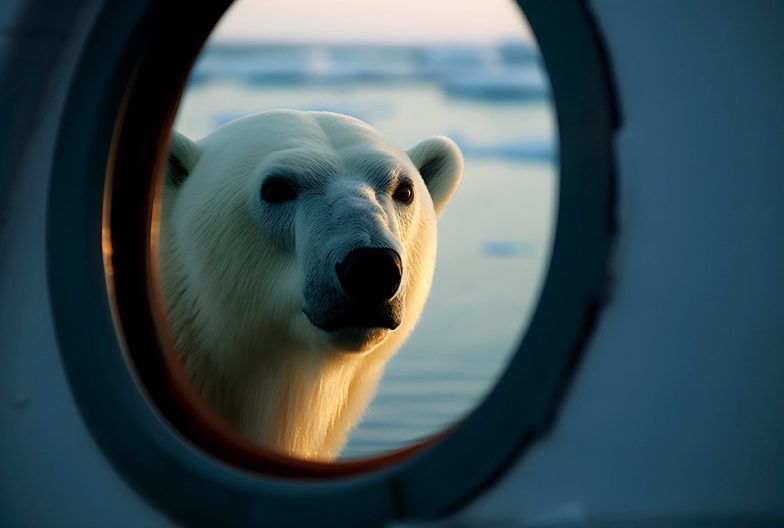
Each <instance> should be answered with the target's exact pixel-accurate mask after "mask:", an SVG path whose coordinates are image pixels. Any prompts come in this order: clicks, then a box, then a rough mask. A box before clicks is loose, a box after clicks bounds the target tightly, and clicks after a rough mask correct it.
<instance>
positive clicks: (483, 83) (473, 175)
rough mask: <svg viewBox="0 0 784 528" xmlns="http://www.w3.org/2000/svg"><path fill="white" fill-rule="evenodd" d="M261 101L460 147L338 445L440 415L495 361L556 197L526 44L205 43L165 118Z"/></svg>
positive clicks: (545, 251) (546, 125) (373, 445)
mask: <svg viewBox="0 0 784 528" xmlns="http://www.w3.org/2000/svg"><path fill="white" fill-rule="evenodd" d="M272 108H295V109H302V110H328V111H334V112H339V113H344V114H349V115H353V116H355V117H358V118H359V119H362V120H364V121H367V122H368V123H370V124H372V125H373V126H374V127H375V128H377V129H378V130H379V131H380V132H381V133H382V134H384V135H385V136H387V137H389V138H390V139H392V140H394V141H395V142H397V143H398V144H400V145H401V146H402V147H404V148H408V147H411V146H413V145H414V144H416V143H417V142H418V141H419V140H421V139H422V138H423V137H428V136H431V135H436V134H444V135H448V136H450V137H451V138H452V139H454V140H455V141H456V142H457V143H458V145H459V146H460V147H461V149H462V150H463V153H464V155H465V157H466V165H465V176H464V179H463V183H462V184H461V187H460V189H459V190H458V192H457V194H456V195H455V197H454V199H453V201H452V202H451V203H450V205H449V207H448V208H447V210H446V213H445V214H444V217H443V218H442V219H441V220H440V222H439V249H438V264H437V268H436V275H435V279H434V283H433V290H432V293H431V295H430V299H429V301H428V304H427V306H426V307H425V312H424V314H423V316H422V319H421V321H420V323H419V325H418V327H417V329H416V330H415V331H414V334H413V335H412V336H411V338H410V339H409V341H408V343H407V344H406V345H405V346H404V347H403V348H402V349H401V350H400V351H399V352H398V353H397V355H396V356H395V357H394V358H393V359H392V361H391V362H390V363H389V365H388V367H387V370H386V374H385V377H384V378H383V380H382V382H381V385H380V387H379V391H378V394H377V397H376V398H375V400H374V401H373V403H372V404H371V406H370V408H369V410H368V413H367V414H366V415H365V418H364V419H363V421H362V422H361V423H360V425H359V426H358V427H357V429H356V430H355V431H354V433H353V434H352V435H351V437H350V441H349V444H348V446H347V447H346V449H345V451H344V452H343V454H342V457H343V458H350V457H356V456H363V455H367V454H372V453H377V452H380V451H386V450H389V449H395V448H399V447H401V446H403V445H405V444H408V443H410V442H412V441H415V440H417V439H419V438H422V437H424V436H427V435H429V434H432V433H434V432H436V431H438V430H439V429H441V428H443V427H444V426H446V425H450V424H452V423H454V421H455V420H456V419H459V418H460V417H461V416H463V415H464V414H465V413H466V412H467V411H469V410H470V409H472V408H473V407H474V406H475V405H476V404H477V403H479V401H480V400H481V398H482V397H483V396H484V395H485V394H486V393H487V391H488V390H489V389H490V388H491V387H492V385H493V383H494V382H495V380H496V379H497V377H498V376H499V374H500V373H501V372H502V370H503V368H504V366H505V363H506V361H507V359H508V358H509V355H510V352H511V351H512V350H513V348H514V346H515V345H516V343H517V342H518V341H519V339H520V337H521V336H522V334H523V331H524V329H525V324H526V322H527V320H528V317H529V316H530V313H531V310H532V309H533V306H534V304H535V302H536V297H537V294H538V291H539V287H540V282H541V280H542V278H543V273H544V271H545V268H546V265H547V261H548V258H549V250H550V244H551V237H552V229H553V221H554V215H555V211H556V206H557V204H556V203H555V199H556V195H557V172H556V171H557V167H556V165H555V154H556V147H557V146H556V144H555V130H554V122H553V121H554V115H553V111H552V108H551V105H550V101H549V98H548V89H547V83H546V81H545V75H544V74H543V71H542V69H541V67H540V61H539V59H538V54H537V53H536V51H535V50H534V49H532V48H531V47H529V45H527V44H525V43H505V44H501V45H498V46H475V45H454V46H442V45H441V46H431V47H413V46H412V47H405V46H391V47H390V46H387V47H384V46H345V45H344V46H331V47H329V46H292V45H286V46H258V45H256V46H237V45H233V46H225V45H224V46H215V45H213V46H211V47H208V48H207V50H206V52H205V53H203V54H202V57H201V59H200V61H199V63H198V64H197V66H196V68H195V70H194V72H193V75H192V78H191V81H190V84H189V86H188V90H187V92H186V95H185V98H184V101H183V104H182V106H181V108H180V112H179V113H178V116H177V123H176V125H175V128H176V129H177V130H179V131H180V132H183V133H184V134H186V135H187V136H189V137H192V138H200V137H202V136H205V135H207V134H208V133H210V132H211V131H212V130H213V129H214V128H216V127H217V126H219V125H221V124H223V123H225V122H228V121H230V120H232V119H234V118H236V117H239V116H244V115H247V114H251V113H255V112H259V111H262V110H268V109H272Z"/></svg>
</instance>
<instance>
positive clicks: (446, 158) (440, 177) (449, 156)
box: [408, 136, 463, 216]
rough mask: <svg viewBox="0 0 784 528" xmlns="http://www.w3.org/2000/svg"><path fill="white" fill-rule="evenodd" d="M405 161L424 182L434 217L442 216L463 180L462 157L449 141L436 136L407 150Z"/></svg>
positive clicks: (452, 142)
mask: <svg viewBox="0 0 784 528" xmlns="http://www.w3.org/2000/svg"><path fill="white" fill-rule="evenodd" d="M408 157H409V158H411V161H413V162H414V166H415V167H416V168H417V170H418V171H419V174H421V175H422V179H424V180H425V185H427V190H428V191H430V197H431V198H432V199H433V205H434V206H435V208H436V214H438V215H439V216H441V213H442V212H443V211H444V208H445V207H446V204H447V202H449V199H450V198H451V197H452V195H453V194H454V193H455V191H456V190H457V186H458V185H459V184H460V180H461V179H462V177H463V154H462V153H461V152H460V149H459V148H458V146H457V145H455V142H454V141H452V140H451V139H449V138H448V137H445V136H435V137H431V138H429V139H426V140H424V141H422V142H421V143H419V144H418V145H416V146H414V147H412V148H411V149H409V150H408Z"/></svg>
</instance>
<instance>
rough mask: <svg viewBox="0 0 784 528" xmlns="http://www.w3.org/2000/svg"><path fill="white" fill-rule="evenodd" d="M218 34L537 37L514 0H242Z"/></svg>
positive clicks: (240, 37) (290, 38)
mask: <svg viewBox="0 0 784 528" xmlns="http://www.w3.org/2000/svg"><path fill="white" fill-rule="evenodd" d="M212 38H213V39H215V40H220V41H227V40H228V41H272V42H303V41H304V42H309V41H310V42H379V43H401V44H403V43H422V42H427V43H432V42H476V43H488V42H496V41H499V40H510V39H514V40H520V39H525V40H529V41H530V40H532V37H531V31H530V29H529V27H528V23H527V22H526V21H525V19H524V17H523V15H522V12H521V11H520V10H519V8H518V7H517V6H516V5H515V3H514V2H513V0H237V1H236V2H234V4H233V5H232V6H231V7H230V8H229V11H228V12H227V13H226V15H224V17H223V19H222V20H221V21H220V23H219V24H218V26H217V28H216V29H215V32H214V33H213V36H212Z"/></svg>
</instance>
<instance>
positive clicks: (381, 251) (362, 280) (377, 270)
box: [335, 247, 403, 303]
mask: <svg viewBox="0 0 784 528" xmlns="http://www.w3.org/2000/svg"><path fill="white" fill-rule="evenodd" d="M335 270H336V272H337V276H338V280H339V281H340V285H341V287H342V288H343V291H345V292H346V295H348V296H349V297H350V298H352V299H354V300H356V301H360V302H365V303H369V302H383V301H388V300H390V299H392V298H393V297H394V296H395V294H397V292H398V289H399V288H400V281H401V279H402V277H403V266H402V264H401V260H400V255H399V254H398V253H397V251H395V250H393V249H389V248H369V247H362V248H357V249H354V250H352V251H351V252H350V253H349V254H348V255H346V258H344V259H343V260H342V261H341V262H339V263H338V264H337V265H336V266H335Z"/></svg>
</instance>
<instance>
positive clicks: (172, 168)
mask: <svg viewBox="0 0 784 528" xmlns="http://www.w3.org/2000/svg"><path fill="white" fill-rule="evenodd" d="M200 155H201V151H200V150H199V147H198V146H197V145H196V143H194V142H193V141H191V140H190V139H188V138H187V137H185V136H183V135H182V134H180V133H179V132H174V131H172V140H171V149H170V150H169V162H168V163H167V165H166V183H167V184H168V185H171V186H172V187H174V188H177V187H179V186H180V185H182V182H184V181H185V179H186V178H187V177H188V174H190V173H191V171H192V170H193V167H195V166H196V162H198V161H199V156H200Z"/></svg>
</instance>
